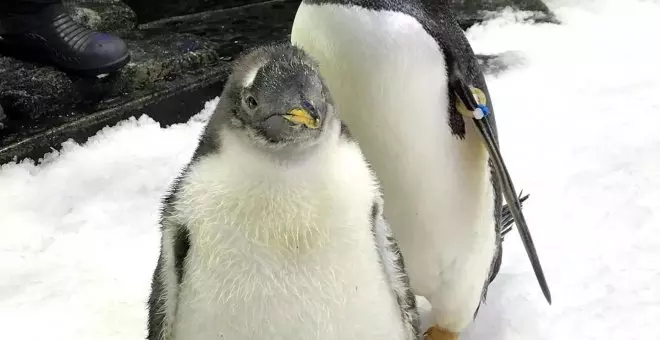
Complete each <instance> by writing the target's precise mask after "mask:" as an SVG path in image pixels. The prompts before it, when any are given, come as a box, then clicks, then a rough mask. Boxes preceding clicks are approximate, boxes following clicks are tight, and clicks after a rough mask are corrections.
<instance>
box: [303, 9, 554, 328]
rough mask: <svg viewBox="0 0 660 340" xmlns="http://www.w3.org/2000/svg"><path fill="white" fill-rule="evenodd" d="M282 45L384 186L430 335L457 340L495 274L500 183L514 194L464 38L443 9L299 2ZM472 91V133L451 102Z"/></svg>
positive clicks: (484, 90)
mask: <svg viewBox="0 0 660 340" xmlns="http://www.w3.org/2000/svg"><path fill="white" fill-rule="evenodd" d="M291 40H292V42H293V43H294V44H295V45H298V46H300V47H301V48H303V49H304V50H305V51H306V52H308V53H309V54H310V55H311V56H312V57H314V58H315V59H316V60H318V62H319V65H320V68H321V73H322V75H323V76H324V78H325V79H326V82H327V84H328V87H329V89H330V91H331V93H332V94H333V97H334V98H335V101H336V104H337V106H338V108H339V112H341V118H342V120H344V121H345V122H346V124H347V125H348V127H349V128H350V129H351V132H352V134H353V136H354V137H355V138H356V139H357V140H358V142H359V143H360V146H361V148H362V150H363V152H364V154H365V156H366V157H367V159H368V161H369V162H370V163H371V164H372V165H373V167H374V170H375V171H376V173H377V175H378V177H379V178H380V180H381V182H382V187H383V193H384V197H385V200H386V202H387V205H386V207H385V216H386V217H387V219H388V220H389V221H390V222H391V225H392V229H393V231H394V234H395V237H396V238H397V239H398V241H399V243H400V245H401V249H402V252H403V254H404V258H405V261H406V266H407V268H408V271H409V275H410V279H411V285H412V287H413V289H414V290H415V292H416V293H417V294H419V295H422V296H424V297H426V298H427V299H428V300H429V302H430V303H431V305H432V307H433V313H434V317H435V320H436V325H435V327H433V328H432V329H431V330H429V337H430V338H432V339H452V338H456V337H457V336H458V333H460V332H461V331H462V330H463V329H465V328H466V327H467V326H468V324H469V323H470V322H471V321H472V319H473V316H474V314H475V311H476V309H477V308H478V306H479V304H480V301H481V299H482V298H483V297H484V296H485V293H486V288H487V282H488V281H490V280H492V278H493V277H494V276H495V275H496V272H497V270H498V268H499V263H500V261H501V238H500V219H501V218H500V214H501V211H502V186H501V184H504V186H505V189H506V190H505V192H506V193H508V194H510V191H511V190H512V185H511V184H510V182H507V181H505V179H508V176H505V175H503V174H504V173H505V172H506V171H502V170H503V169H502V168H503V165H502V166H500V165H499V163H498V162H493V159H494V158H493V157H495V160H498V159H499V158H497V157H498V156H499V151H498V150H497V135H496V131H495V121H494V116H493V114H492V113H493V109H492V106H491V105H490V102H491V101H490V97H489V94H488V89H487V86H486V83H485V80H484V77H483V74H482V73H481V71H480V70H479V66H478V63H477V59H476V57H475V55H474V53H473V51H472V49H471V47H470V44H469V42H468V41H467V39H466V37H465V35H464V33H463V31H462V30H461V28H460V27H459V25H458V23H457V22H456V20H455V19H454V17H453V16H452V14H451V11H450V10H449V6H448V5H447V4H446V3H445V2H444V1H442V0H440V1H431V0H408V1H404V0H394V1H393V0H303V2H302V3H301V5H300V8H299V9H298V13H297V14H296V18H295V21H294V24H293V28H292V34H291ZM470 87H475V88H477V89H480V90H481V91H482V92H481V93H480V94H483V96H482V98H481V102H480V103H481V104H485V106H482V107H481V109H482V110H483V111H484V112H488V113H490V114H489V115H488V116H487V117H485V118H483V119H481V121H480V122H479V123H478V124H474V123H473V122H471V121H470V119H465V118H464V116H463V115H461V113H459V110H458V109H457V105H456V104H457V97H456V94H457V95H458V96H460V97H461V99H462V100H463V101H468V102H469V101H470V100H472V101H474V99H473V98H470V97H471V94H472V93H470V91H471V90H470ZM466 93H468V95H466ZM470 104H474V103H465V105H470ZM470 106H473V105H470ZM484 127H485V128H484ZM484 139H485V140H486V141H490V142H491V144H492V145H494V148H493V147H492V146H491V147H490V148H489V147H486V146H487V145H488V144H487V143H484ZM494 150H495V151H494ZM492 164H494V166H492ZM508 198H509V199H510V195H509V196H508ZM514 198H515V197H514ZM509 203H514V204H513V206H512V210H513V212H514V216H515V217H516V222H519V221H520V216H522V215H521V214H520V205H519V202H517V201H515V202H509ZM523 222H524V221H523ZM517 224H518V227H519V228H521V225H522V226H523V227H525V225H524V223H517ZM525 230H526V227H525ZM523 234H524V233H523ZM525 242H526V245H529V244H531V239H529V240H525ZM531 247H532V248H531V249H532V253H530V258H534V259H535V253H533V245H532V246H531ZM534 261H536V262H534ZM533 262H534V263H535V265H537V262H538V261H537V260H533ZM535 269H536V268H535ZM537 275H538V272H537ZM541 276H542V273H541ZM539 280H540V281H541V282H542V285H544V284H545V281H544V279H542V277H541V278H540V279H539Z"/></svg>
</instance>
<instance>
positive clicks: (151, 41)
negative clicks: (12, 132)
mask: <svg viewBox="0 0 660 340" xmlns="http://www.w3.org/2000/svg"><path fill="white" fill-rule="evenodd" d="M132 35H133V36H132V37H131V36H126V37H124V40H125V41H126V42H127V44H128V46H129V48H130V50H131V56H132V61H131V63H129V64H128V65H127V66H126V67H124V68H123V69H122V70H121V71H120V72H119V73H116V74H113V75H110V76H108V77H105V78H100V79H96V78H91V79H90V78H79V77H75V76H70V75H67V74H65V73H62V72H60V71H58V70H56V69H55V68H53V67H48V66H42V65H37V64H32V63H28V62H24V61H19V60H16V59H12V58H9V57H0V73H1V74H2V80H1V81H0V103H2V104H3V105H4V106H5V109H6V110H7V112H8V114H10V115H11V116H12V117H13V118H18V119H29V120H34V119H37V118H40V117H42V116H54V115H62V114H66V113H67V112H71V111H76V110H77V109H81V108H87V107H88V108H90V109H94V108H100V107H102V106H103V105H104V101H106V100H111V99H112V98H118V97H121V96H123V95H126V94H132V93H136V91H155V90H158V89H160V88H162V87H163V86H165V85H166V83H167V82H169V81H171V80H173V79H176V78H177V77H180V76H182V75H184V74H186V73H187V72H194V71H197V70H199V69H200V68H206V67H213V66H215V65H217V64H218V63H219V62H221V60H220V58H219V55H218V53H217V50H219V47H220V46H219V45H218V44H216V43H213V42H211V41H208V40H205V39H202V38H200V37H197V36H194V35H191V34H179V33H163V34H159V35H157V36H154V37H146V34H143V33H133V34H132Z"/></svg>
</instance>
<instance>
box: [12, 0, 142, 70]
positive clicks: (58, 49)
mask: <svg viewBox="0 0 660 340" xmlns="http://www.w3.org/2000/svg"><path fill="white" fill-rule="evenodd" d="M0 1H4V0H0ZM0 20H1V21H2V26H3V28H4V32H0V34H2V40H0V44H2V45H3V46H2V47H3V51H2V53H9V54H11V55H13V56H15V57H17V58H20V59H28V60H38V61H41V62H46V63H50V64H54V65H55V66H57V67H59V68H60V69H62V70H64V71H66V72H70V73H76V74H79V75H83V76H96V75H100V74H105V73H112V72H115V71H117V70H119V69H120V68H122V67H123V66H124V65H126V64H127V63H128V62H129V61H130V55H129V52H128V48H127V46H126V44H125V43H124V42H123V41H122V40H121V39H120V38H118V37H115V36H114V35H111V34H107V33H101V32H96V31H93V30H90V29H88V28H87V27H85V26H83V25H80V24H78V23H77V22H75V21H74V20H73V18H71V16H70V15H69V13H68V11H67V10H66V8H65V7H64V6H63V5H61V4H52V5H47V6H44V7H43V8H41V9H40V10H39V11H37V12H35V13H29V14H25V13H17V14H7V15H5V16H3V18H2V19H0ZM35 57H36V58H35Z"/></svg>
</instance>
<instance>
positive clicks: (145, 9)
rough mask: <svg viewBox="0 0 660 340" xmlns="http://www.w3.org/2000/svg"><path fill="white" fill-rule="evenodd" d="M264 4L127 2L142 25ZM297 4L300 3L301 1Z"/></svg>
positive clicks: (236, 0) (250, 0)
mask: <svg viewBox="0 0 660 340" xmlns="http://www.w3.org/2000/svg"><path fill="white" fill-rule="evenodd" d="M264 2H266V0H126V3H128V4H129V5H130V6H131V8H132V9H133V10H134V11H135V13H137V17H138V20H139V22H140V23H145V22H149V21H154V20H159V19H163V18H170V17H174V16H180V15H186V14H193V13H199V12H204V11H208V10H217V9H228V8H233V7H241V6H245V5H251V4H259V3H264ZM297 2H298V3H300V0H298V1H297Z"/></svg>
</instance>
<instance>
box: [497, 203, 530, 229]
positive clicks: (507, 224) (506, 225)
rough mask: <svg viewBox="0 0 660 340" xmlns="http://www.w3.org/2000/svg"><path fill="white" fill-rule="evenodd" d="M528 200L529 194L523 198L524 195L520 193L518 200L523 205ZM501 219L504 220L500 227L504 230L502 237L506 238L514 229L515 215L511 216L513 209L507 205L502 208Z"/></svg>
mask: <svg viewBox="0 0 660 340" xmlns="http://www.w3.org/2000/svg"><path fill="white" fill-rule="evenodd" d="M528 198H529V194H527V195H525V196H523V195H522V193H520V195H519V196H518V200H519V201H520V204H521V205H522V204H523V203H525V201H526V200H527V199H528ZM501 219H502V220H501V221H500V225H501V226H502V229H501V230H500V236H501V237H502V238H504V236H505V235H506V234H508V233H509V232H510V231H511V230H512V229H513V223H514V222H515V221H514V220H513V214H511V209H510V208H509V206H508V205H506V204H505V205H504V206H503V207H502V217H501Z"/></svg>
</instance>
